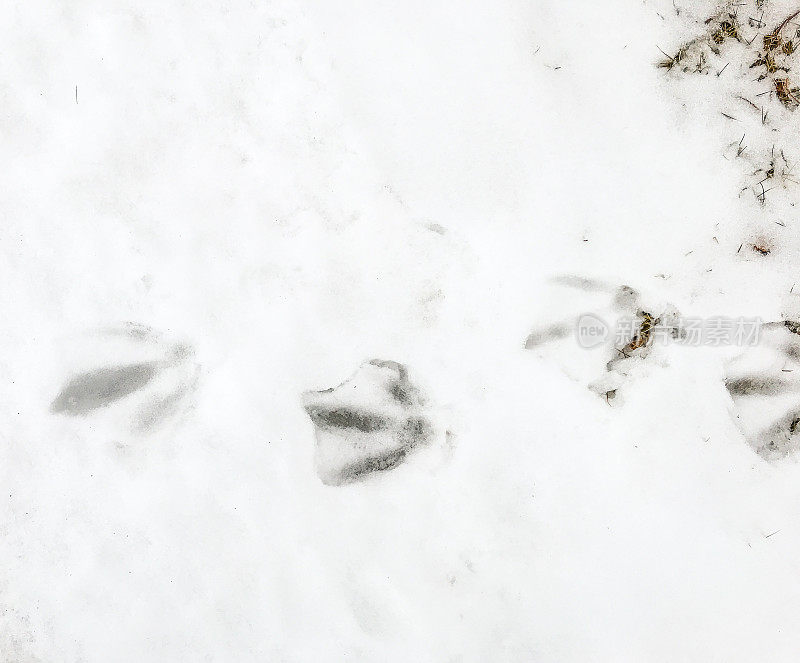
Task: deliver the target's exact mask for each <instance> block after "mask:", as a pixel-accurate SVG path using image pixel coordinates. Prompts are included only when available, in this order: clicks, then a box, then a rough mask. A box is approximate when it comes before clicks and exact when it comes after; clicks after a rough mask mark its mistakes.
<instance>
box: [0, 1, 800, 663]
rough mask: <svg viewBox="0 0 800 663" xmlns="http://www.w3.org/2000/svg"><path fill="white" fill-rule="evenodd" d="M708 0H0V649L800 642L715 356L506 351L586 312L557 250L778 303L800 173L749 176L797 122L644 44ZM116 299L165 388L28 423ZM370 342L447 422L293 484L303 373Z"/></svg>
mask: <svg viewBox="0 0 800 663" xmlns="http://www.w3.org/2000/svg"><path fill="white" fill-rule="evenodd" d="M751 4H754V3H751ZM768 5H769V6H768V7H767V8H766V9H765V11H769V12H770V13H769V16H768V19H769V25H774V24H775V22H776V21H779V20H780V19H781V18H782V17H785V16H787V15H788V14H790V13H791V12H792V11H794V10H795V9H797V7H793V6H792V5H791V4H790V3H789V2H778V1H777V0H772V2H771V3H770V2H769V0H768ZM720 7H721V5H720V6H718V5H716V4H715V3H712V2H707V1H702V2H701V1H694V2H689V0H675V2H674V3H673V2H672V0H644V1H642V0H607V1H605V2H593V1H589V0H570V1H563V0H562V1H556V0H540V1H535V2H522V1H521V0H494V1H493V2H476V1H472V0H468V1H467V2H462V3H455V2H451V1H450V2H448V1H445V0H427V1H425V2H422V1H421V0H407V1H406V2H390V1H388V0H377V1H376V2H371V3H363V2H356V1H355V0H336V1H334V2H309V1H307V0H299V1H294V2H291V1H289V0H274V1H266V0H265V1H263V2H249V1H247V0H229V1H222V0H218V1H214V2H212V1H209V0H198V1H196V2H192V3H187V2H153V1H149V2H130V0H108V1H106V2H99V1H97V0H82V1H81V2H72V3H57V2H52V1H50V2H47V1H46V0H44V1H42V2H12V3H11V4H10V6H9V7H7V12H6V16H5V18H4V20H3V21H2V26H1V27H0V34H2V40H1V41H2V43H3V52H4V57H2V58H0V72H1V73H2V76H0V99H1V100H2V109H3V112H2V119H0V122H2V131H0V150H2V155H3V157H4V161H5V168H4V169H3V171H4V172H3V177H2V185H1V186H2V196H1V197H0V201H1V202H0V211H2V224H1V226H0V242H1V243H0V248H1V249H2V260H0V284H2V285H1V286H0V306H1V307H2V308H0V311H2V316H0V330H1V331H2V335H0V421H2V427H1V428H0V468H2V469H1V470H0V472H1V474H0V486H1V487H2V490H1V491H0V531H1V532H2V536H0V661H3V662H4V663H34V662H36V663H79V662H80V663H129V662H130V663H151V662H153V663H155V662H165V661H170V662H184V661H185V662H194V661H197V662H200V661H208V662H225V663H230V662H237V663H238V662H242V663H246V662H251V661H252V662H263V661H269V662H272V661H276V662H278V661H286V662H292V663H293V662H306V661H308V662H315V663H318V662H327V661H332V662H333V661H376V662H390V661H397V662H404V663H405V662H408V661H418V662H427V661H430V662H435V663H439V662H441V663H455V662H459V661H461V662H465V663H467V662H473V661H474V662H486V661H492V662H495V661H497V662H505V661H512V662H516V661H537V662H545V663H549V662H554V663H564V662H586V661H608V662H628V661H630V662H662V661H663V662H665V663H667V662H669V663H674V662H676V661H692V662H694V661H697V662H702V663H708V662H711V661H720V662H723V661H724V662H726V663H729V662H739V661H742V662H750V661H754V662H755V661H758V662H762V661H770V662H780V661H796V660H797V657H798V652H800V555H798V554H797V551H798V550H800V464H798V457H797V456H796V455H795V454H789V455H788V456H787V457H785V458H782V459H777V460H765V459H763V458H762V457H760V456H759V455H757V454H756V453H755V452H754V450H753V448H752V447H751V446H750V445H749V444H748V440H747V438H746V428H745V427H744V426H743V425H742V424H741V422H740V421H739V420H738V419H737V412H738V410H737V405H736V403H734V401H733V400H732V398H731V396H730V395H729V393H728V391H727V390H726V388H725V383H724V380H725V377H726V370H727V369H726V366H728V365H729V362H730V361H731V360H734V359H736V358H737V356H739V355H741V354H742V353H745V352H748V350H747V349H745V348H731V347H726V348H712V347H681V346H678V345H673V346H669V347H665V348H658V347H655V348H653V349H652V351H651V352H650V353H649V354H648V355H647V357H646V358H644V359H641V360H637V361H636V362H633V363H632V367H631V369H630V372H629V374H628V375H627V376H626V382H625V397H624V400H623V401H622V402H621V403H620V404H619V405H618V406H615V407H610V406H609V404H608V403H607V402H606V401H605V400H604V399H603V398H601V397H598V395H597V394H595V393H593V392H592V391H590V390H589V389H587V384H586V382H587V380H588V379H592V378H593V377H598V375H596V374H595V373H596V370H600V371H602V370H603V360H598V357H599V356H600V355H598V354H597V352H595V351H589V350H583V349H581V348H580V347H579V346H578V345H577V344H576V343H575V342H574V341H573V339H572V338H571V337H570V338H565V339H562V340H561V341H559V342H558V343H552V344H543V345H541V346H539V347H536V348H533V349H531V350H525V349H524V345H525V339H526V337H527V336H528V334H529V333H530V332H531V331H532V330H533V329H535V328H541V327H546V326H547V325H549V324H553V323H556V322H558V321H560V320H563V319H565V318H570V319H571V318H575V317H577V316H578V315H579V314H580V313H583V312H587V311H588V312H591V311H601V310H603V307H606V306H607V305H608V294H607V293H602V292H596V293H585V292H582V291H580V290H577V289H569V288H566V289H565V288H559V287H558V286H557V285H555V284H554V283H553V282H552V278H553V277H556V276H559V275H564V274H568V275H577V276H579V277H582V278H590V279H596V280H598V281H602V282H604V283H610V284H615V285H623V284H626V285H629V286H631V287H633V288H635V289H636V290H637V291H639V292H641V293H642V297H643V300H646V301H648V302H656V303H659V304H657V306H660V305H661V304H660V303H669V304H672V305H674V306H675V307H676V308H677V309H678V310H679V311H680V312H681V314H684V315H693V316H703V317H710V316H718V315H721V316H749V317H759V318H762V319H763V320H765V321H777V320H782V319H784V318H787V317H789V318H791V317H792V316H795V318H796V317H799V316H800V287H794V285H795V282H796V280H797V281H800V278H798V274H797V270H796V265H797V264H798V251H800V236H798V231H797V225H796V224H797V214H796V211H795V201H796V200H798V196H799V195H800V186H797V187H794V188H792V184H791V182H790V183H788V184H787V185H786V186H785V187H782V188H781V189H780V190H777V191H774V192H772V193H770V194H768V196H767V197H766V200H765V201H764V202H763V203H762V202H761V201H759V200H758V198H757V196H756V195H754V194H753V192H752V191H749V192H748V191H745V192H744V193H742V192H741V189H742V188H743V187H747V186H750V185H752V184H753V180H752V177H751V174H752V172H753V171H754V170H755V168H757V167H759V166H758V165H757V163H756V162H757V161H758V159H760V158H763V157H764V156H765V155H766V154H768V153H769V151H770V142H771V139H772V138H774V137H775V136H778V137H779V139H780V140H781V141H785V143H783V146H784V148H785V150H786V156H787V158H788V160H789V161H791V160H792V156H791V155H797V157H798V158H800V149H799V148H800V146H798V144H797V141H798V139H797V136H798V134H797V132H793V131H792V128H793V126H794V124H793V123H794V122H798V120H800V115H796V116H795V114H792V113H791V111H789V110H787V109H785V108H783V107H782V106H781V104H780V103H779V102H778V101H777V100H776V99H774V96H773V97H769V99H768V98H767V97H761V99H762V100H763V101H764V103H765V104H767V103H768V104H770V105H769V108H770V109H771V110H770V112H771V116H772V120H771V121H773V122H774V123H775V125H774V128H775V131H774V132H773V131H772V129H771V128H767V129H764V128H763V127H764V125H762V123H761V120H760V116H759V115H758V114H757V113H755V112H754V111H753V116H752V117H751V116H750V115H748V113H749V112H750V110H749V109H748V106H747V105H746V104H745V105H743V106H735V104H734V102H733V101H732V100H731V98H732V94H733V92H732V90H733V91H735V90H736V89H738V88H736V86H737V85H738V83H739V82H742V84H743V85H744V84H745V83H744V81H749V80H751V78H755V75H754V74H753V72H752V71H750V70H748V66H747V63H746V62H745V63H744V64H743V65H742V66H741V67H740V66H739V64H737V63H738V62H739V61H738V60H737V61H736V62H734V63H733V64H731V65H730V67H729V69H728V70H726V71H725V72H723V73H722V74H721V75H720V76H717V75H716V72H717V71H719V70H720V69H721V68H722V66H723V65H724V64H725V62H727V61H728V60H727V59H726V56H727V55H729V54H730V53H736V49H743V48H744V47H743V46H742V45H741V44H728V45H726V48H728V47H729V49H730V50H724V49H723V52H722V54H721V56H720V57H719V59H718V60H712V61H711V62H710V63H709V64H710V65H713V66H712V69H711V71H710V72H709V73H706V74H698V75H694V76H690V75H683V74H681V73H679V72H676V71H669V72H667V71H665V70H664V69H659V68H657V67H656V65H657V63H658V62H659V60H661V59H662V56H661V54H660V53H659V52H658V48H657V47H656V45H658V46H659V47H661V48H662V49H664V50H665V51H666V52H667V53H674V52H675V51H676V50H677V49H678V48H679V47H680V45H681V44H682V43H683V42H685V41H687V40H689V39H692V38H694V37H695V36H697V34H698V30H702V29H704V28H703V27H702V24H703V20H704V19H705V18H707V17H709V16H712V15H714V14H715V13H716V12H717V11H718V10H719V9H720ZM676 10H681V11H680V13H679V12H678V11H676ZM740 11H741V12H742V13H745V12H754V11H755V9H751V8H750V7H749V6H748V7H743V8H742V9H741V10H740ZM764 20H765V22H766V21H767V19H764ZM750 34H753V31H752V30H750V29H749V28H748V35H750ZM798 57H799V58H800V55H798ZM742 62H744V61H742ZM798 80H800V79H798ZM747 85H750V83H747ZM764 89H769V88H768V86H767V87H765V88H764ZM747 90H748V93H749V92H755V90H754V89H753V88H751V87H748V88H747ZM722 112H726V113H729V114H730V115H733V116H735V117H737V116H738V115H741V118H738V117H737V120H735V121H734V120H729V119H727V118H725V117H724V116H722V115H721V113H722ZM798 113H800V111H798ZM795 118H796V119H795ZM759 127H761V128H759ZM748 133H749V134H750V136H751V139H746V141H745V142H746V143H747V144H748V145H750V147H749V149H750V150H751V152H750V154H752V159H754V161H753V164H755V166H753V164H751V163H749V162H748V163H747V164H744V165H743V164H742V163H741V161H742V160H741V159H737V158H733V157H732V156H731V153H730V149H731V148H730V146H731V145H732V144H734V145H735V144H737V143H738V141H739V139H740V137H741V135H742V134H748ZM734 157H735V150H734ZM748 158H750V157H748ZM798 174H799V175H800V172H799V173H798ZM778 221H779V222H780V224H779V223H776V222H778ZM781 224H782V225H781ZM759 242H767V243H769V244H770V246H771V247H772V250H771V252H770V254H769V255H766V256H763V255H760V254H758V253H757V252H755V251H753V250H751V247H752V245H753V243H759ZM740 245H743V246H744V248H743V249H741V250H738V247H740ZM128 322H132V323H135V324H137V325H144V326H146V327H147V328H149V329H153V330H157V332H158V333H159V334H163V336H164V337H165V338H168V339H170V342H174V343H183V344H186V345H187V347H188V346H191V347H192V348H193V352H194V354H193V361H194V362H196V363H197V364H198V365H199V366H200V369H199V379H198V381H197V386H196V389H195V390H194V392H193V393H192V394H190V395H189V396H188V397H187V401H186V403H185V404H184V405H183V406H182V408H181V409H180V412H178V413H177V414H175V415H174V416H172V417H171V418H170V419H169V421H168V422H167V423H166V424H165V425H164V426H162V427H160V428H158V429H157V430H155V431H153V432H151V433H149V434H146V435H145V434H141V433H137V432H132V431H131V429H130V428H128V427H126V421H127V420H128V418H129V414H130V412H129V408H131V407H133V405H130V404H129V402H128V401H125V400H123V401H120V402H119V403H118V404H116V405H115V406H114V408H108V409H107V410H104V411H102V412H100V413H98V415H97V416H86V417H69V416H60V415H58V414H54V413H52V412H51V410H50V406H51V402H52V401H53V399H54V398H55V397H56V396H57V394H58V393H59V390H60V389H61V388H62V387H63V385H64V383H65V381H66V380H67V379H68V378H69V377H70V376H71V375H73V374H74V371H76V370H90V369H92V368H94V367H95V365H96V364H97V363H100V364H103V365H106V364H108V363H113V362H114V361H117V362H122V359H121V358H120V357H121V354H120V353H122V352H123V351H121V350H120V349H119V348H118V347H117V345H116V343H117V341H113V342H112V341H111V340H109V338H108V337H105V336H103V335H102V334H101V333H100V332H98V330H105V329H111V328H118V326H119V325H123V324H125V323H128ZM135 347H136V348H138V347H139V346H135ZM137 351H138V350H135V349H134V350H131V349H130V348H128V349H127V350H125V352H128V353H129V354H131V356H132V355H133V354H135V353H136V352H137ZM373 358H378V359H383V360H390V361H397V362H401V363H403V364H404V365H405V366H407V367H408V369H409V375H410V377H411V379H412V380H413V381H414V384H415V385H418V386H419V387H420V389H421V390H422V391H423V392H424V393H425V394H426V395H427V396H428V397H429V398H430V400H431V402H432V403H433V404H434V405H435V408H434V410H435V417H436V421H437V425H440V426H441V427H442V429H443V430H444V429H447V431H448V435H447V442H446V444H444V445H443V446H441V447H440V448H438V449H435V450H434V449H431V450H422V451H420V452H419V453H418V454H412V455H411V456H410V457H409V459H408V460H407V461H406V462H405V463H403V464H401V465H400V466H398V467H396V468H395V469H392V470H389V471H385V472H377V473H374V474H372V475H370V476H369V477H368V478H366V479H365V480H363V481H359V482H356V483H352V484H348V485H345V486H327V485H323V484H322V482H321V481H320V480H319V478H318V477H317V475H316V474H315V472H314V426H313V424H312V422H311V420H310V419H309V417H308V416H307V414H306V413H305V412H304V410H303V407H302V399H301V395H302V394H303V393H304V392H306V391H308V390H322V389H326V388H329V387H333V386H335V385H338V384H340V383H342V382H343V381H344V380H346V379H347V378H348V377H349V376H350V375H352V373H353V371H354V370H355V369H356V368H357V367H358V366H359V365H361V364H362V363H363V362H364V361H366V360H370V359H373ZM101 360H102V361H101ZM737 361H739V360H738V359H737ZM764 361H766V362H767V364H769V365H770V366H771V368H772V369H774V370H780V368H777V369H776V366H779V365H780V361H781V360H780V358H777V357H775V358H773V359H772V360H771V359H769V358H767V359H765V360H764ZM770 362H772V363H771V364H770ZM772 364H775V365H774V366H773V365H772ZM165 389H166V387H165ZM799 397H800V396H799ZM115 408H116V409H115Z"/></svg>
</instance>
